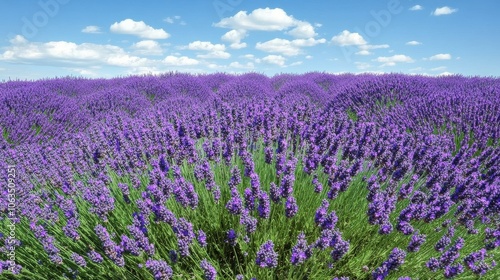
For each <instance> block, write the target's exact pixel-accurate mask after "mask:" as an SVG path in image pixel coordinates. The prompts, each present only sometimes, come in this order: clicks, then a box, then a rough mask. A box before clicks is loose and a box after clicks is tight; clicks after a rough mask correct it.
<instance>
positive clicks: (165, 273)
mask: <svg viewBox="0 0 500 280" xmlns="http://www.w3.org/2000/svg"><path fill="white" fill-rule="evenodd" d="M146 268H147V269H148V270H149V271H150V272H151V273H152V274H153V277H154V278H155V280H168V279H170V278H172V276H173V274H174V272H173V270H172V268H171V267H170V266H169V265H168V264H167V262H165V261H163V260H152V259H148V260H147V261H146Z"/></svg>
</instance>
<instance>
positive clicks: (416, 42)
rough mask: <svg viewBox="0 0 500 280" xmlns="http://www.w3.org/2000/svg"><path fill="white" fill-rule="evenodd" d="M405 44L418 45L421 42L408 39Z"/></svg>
mask: <svg viewBox="0 0 500 280" xmlns="http://www.w3.org/2000/svg"><path fill="white" fill-rule="evenodd" d="M406 45H408V46H418V45H422V43H420V42H419V41H409V42H406Z"/></svg>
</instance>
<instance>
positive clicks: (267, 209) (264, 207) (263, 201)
mask: <svg viewBox="0 0 500 280" xmlns="http://www.w3.org/2000/svg"><path fill="white" fill-rule="evenodd" d="M270 204H271V203H270V201H269V196H268V195H267V193H266V192H265V191H262V190H261V191H259V206H257V211H258V212H259V217H261V218H263V219H268V218H269V215H270V214H271V206H270Z"/></svg>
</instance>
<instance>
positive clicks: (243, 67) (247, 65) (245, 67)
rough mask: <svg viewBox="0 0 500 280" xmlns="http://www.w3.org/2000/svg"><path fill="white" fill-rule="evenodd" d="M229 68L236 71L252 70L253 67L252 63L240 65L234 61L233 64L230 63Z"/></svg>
mask: <svg viewBox="0 0 500 280" xmlns="http://www.w3.org/2000/svg"><path fill="white" fill-rule="evenodd" d="M229 67H231V68H237V69H254V68H255V65H254V64H253V63H252V62H247V63H245V64H241V63H239V62H238V61H234V62H231V63H230V64H229Z"/></svg>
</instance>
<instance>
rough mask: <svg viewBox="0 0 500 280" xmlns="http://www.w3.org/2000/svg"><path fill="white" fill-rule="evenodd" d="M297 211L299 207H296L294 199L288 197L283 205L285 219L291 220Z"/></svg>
mask: <svg viewBox="0 0 500 280" xmlns="http://www.w3.org/2000/svg"><path fill="white" fill-rule="evenodd" d="M298 211H299V206H298V205H297V201H296V200H295V197H293V196H289V197H288V198H287V199H286V203H285V216H286V217H287V218H292V217H294V216H295V215H296V214H297V212H298Z"/></svg>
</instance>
